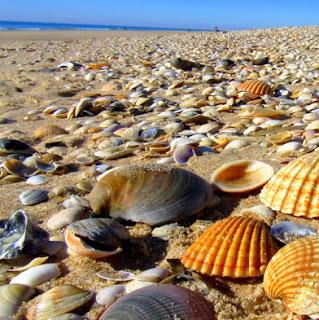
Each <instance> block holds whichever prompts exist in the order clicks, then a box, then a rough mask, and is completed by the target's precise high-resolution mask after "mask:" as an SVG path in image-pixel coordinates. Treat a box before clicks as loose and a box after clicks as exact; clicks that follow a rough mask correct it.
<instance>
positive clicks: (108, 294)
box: [95, 284, 126, 307]
mask: <svg viewBox="0 0 319 320" xmlns="http://www.w3.org/2000/svg"><path fill="white" fill-rule="evenodd" d="M125 293H126V289H125V286H123V285H122V284H115V285H113V286H109V287H107V288H104V289H101V290H99V291H98V292H97V294H96V297H95V300H96V302H97V303H98V304H101V305H104V306H106V307H109V306H110V305H112V304H113V303H114V302H115V301H116V300H117V299H118V298H120V297H121V296H123V295H124V294H125Z"/></svg>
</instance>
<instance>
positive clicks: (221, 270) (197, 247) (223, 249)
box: [181, 216, 277, 278]
mask: <svg viewBox="0 0 319 320" xmlns="http://www.w3.org/2000/svg"><path fill="white" fill-rule="evenodd" d="M276 250H277V247H276V244H275V243H274V242H273V240H272V238H271V235H270V233H269V231H268V228H267V226H266V224H264V223H263V222H261V221H258V220H256V219H253V218H249V217H239V216H232V217H228V218H226V219H223V220H221V221H218V222H217V223H215V224H213V225H212V226H211V227H210V228H208V229H207V230H206V231H205V232H204V233H203V234H202V235H201V236H200V237H199V238H198V239H197V240H196V241H195V242H194V243H193V244H192V245H191V246H190V247H189V248H188V249H187V250H186V252H185V253H184V254H183V256H182V259H181V262H182V263H183V264H184V266H185V267H186V268H189V269H191V270H194V271H197V272H200V273H203V274H207V275H210V276H222V277H232V278H246V277H257V276H260V275H262V274H263V273H264V271H265V269H266V266H267V264H268V262H269V260H270V259H271V257H272V256H273V255H274V254H275V252H276Z"/></svg>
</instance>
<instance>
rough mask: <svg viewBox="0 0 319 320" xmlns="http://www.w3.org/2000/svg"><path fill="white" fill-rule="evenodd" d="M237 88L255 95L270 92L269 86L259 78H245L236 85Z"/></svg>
mask: <svg viewBox="0 0 319 320" xmlns="http://www.w3.org/2000/svg"><path fill="white" fill-rule="evenodd" d="M237 90H238V91H245V92H250V93H252V94H255V95H256V96H263V95H265V94H271V87H270V86H269V85H268V84H267V83H266V82H264V81H261V80H246V81H245V82H243V83H241V84H240V85H239V86H238V87H237Z"/></svg>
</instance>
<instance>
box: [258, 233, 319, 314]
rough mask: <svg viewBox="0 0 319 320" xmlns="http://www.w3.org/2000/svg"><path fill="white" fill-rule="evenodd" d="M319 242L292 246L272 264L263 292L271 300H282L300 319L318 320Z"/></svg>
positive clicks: (311, 239)
mask: <svg viewBox="0 0 319 320" xmlns="http://www.w3.org/2000/svg"><path fill="white" fill-rule="evenodd" d="M318 265H319V238H318V237H307V238H302V239H298V240H296V241H293V242H291V243H289V244H288V245H286V246H284V247H283V248H282V249H280V250H279V251H278V252H277V253H276V254H275V255H274V256H273V258H272V259H271V261H270V262H269V264H268V266H267V269H266V272H265V275H264V289H265V291H266V293H267V295H268V297H269V298H271V299H276V300H278V299H279V300H281V301H282V302H283V303H284V304H285V305H286V306H287V308H288V309H289V310H290V311H292V312H295V313H297V314H299V315H308V316H310V317H311V318H313V319H317V318H318V317H319V298H318V297H319V274H318Z"/></svg>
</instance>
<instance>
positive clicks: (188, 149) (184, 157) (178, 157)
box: [173, 144, 196, 164]
mask: <svg viewBox="0 0 319 320" xmlns="http://www.w3.org/2000/svg"><path fill="white" fill-rule="evenodd" d="M195 155H196V152H195V150H194V148H193V147H192V146H190V145H188V144H185V145H183V146H179V147H177V148H176V150H175V151H174V154H173V158H174V160H175V162H177V163H179V164H185V163H187V161H188V160H189V158H191V157H192V156H195Z"/></svg>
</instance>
